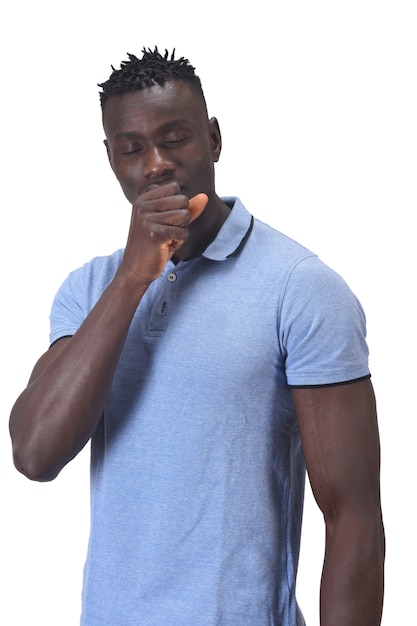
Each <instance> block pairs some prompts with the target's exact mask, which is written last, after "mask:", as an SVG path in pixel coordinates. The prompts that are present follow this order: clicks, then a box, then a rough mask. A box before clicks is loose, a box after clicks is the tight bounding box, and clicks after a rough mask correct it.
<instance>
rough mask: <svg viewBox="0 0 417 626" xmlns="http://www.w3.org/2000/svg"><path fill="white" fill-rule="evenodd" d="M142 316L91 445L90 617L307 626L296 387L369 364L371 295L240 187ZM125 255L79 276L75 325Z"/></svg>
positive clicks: (68, 307)
mask: <svg viewBox="0 0 417 626" xmlns="http://www.w3.org/2000/svg"><path fill="white" fill-rule="evenodd" d="M224 200H225V201H226V202H228V203H229V204H230V205H233V209H232V211H231V213H230V216H229V217H228V219H227V220H226V222H225V223H224V225H223V227H222V228H221V230H220V231H219V233H218V235H217V237H216V239H215V240H214V241H213V242H212V243H211V244H210V245H209V246H208V248H207V249H206V250H205V252H204V253H203V254H202V255H201V256H199V257H196V258H192V259H189V260H186V261H181V262H179V263H178V264H176V265H175V264H174V263H173V262H171V261H170V262H168V263H167V266H166V267H165V269H164V271H163V273H162V275H161V276H160V277H159V278H158V279H157V280H155V281H154V282H153V283H152V284H151V286H150V287H149V289H148V291H147V293H146V294H145V296H144V297H143V299H142V301H141V303H140V305H139V307H138V309H137V311H136V314H135V316H134V319H133V321H132V324H131V327H130V331H129V335H128V338H127V340H126V344H125V347H124V350H123V353H122V355H121V358H120V361H119V364H118V368H117V371H116V375H115V378H114V382H113V386H112V389H111V392H110V395H109V398H108V402H107V405H106V409H105V412H104V415H103V418H102V420H101V422H100V425H99V427H98V428H97V431H96V433H95V434H94V436H93V438H92V442H91V533H90V541H89V548H88V556H87V561H86V565H85V571H84V586H83V611H82V618H81V624H82V625H83V626H165V625H166V626H271V625H275V626H295V625H297V626H300V625H302V624H304V620H303V618H302V615H301V612H300V611H299V609H298V606H297V602H296V598H295V583H296V572H297V564H298V555H299V546H300V534H301V521H302V508H303V494H304V477H305V467H304V461H303V456H302V451H301V444H300V437H299V431H298V426H297V420H296V416H295V412H294V407H293V403H292V400H291V394H290V386H306V385H327V384H335V383H340V382H345V381H350V380H355V379H358V378H362V377H365V376H369V370H368V350H367V345H366V341H365V318H364V314H363V311H362V308H361V306H360V304H359V302H358V300H357V299H356V297H355V296H354V295H353V293H352V292H351V290H350V289H349V287H348V286H347V285H346V283H345V282H344V281H343V280H342V278H341V277H340V276H339V275H338V274H336V273H335V272H334V271H332V270H331V269H330V268H328V267H327V266H326V265H325V264H323V263H322V262H321V261H320V260H319V259H318V257H317V256H316V255H315V254H313V253H312V252H310V251H309V250H307V249H306V248H304V247H303V246H301V245H299V244H298V243H296V242H294V241H293V240H291V239H289V238H288V237H286V236H284V235H283V234H281V233H279V232H277V231H276V230H274V229H272V228H271V227H269V226H267V225H266V224H264V223H262V222H261V221H260V220H258V219H253V218H252V216H251V215H250V214H249V213H248V212H247V210H246V209H245V207H244V206H243V204H242V203H241V202H240V200H239V199H237V198H224ZM122 255H123V251H122V250H121V251H118V252H116V253H115V254H113V255H111V256H109V257H100V258H95V259H93V260H92V261H90V262H89V263H87V264H86V265H85V266H84V267H82V268H80V269H78V270H76V271H75V272H73V273H71V274H70V276H69V277H68V278H67V280H66V281H65V282H64V284H63V286H62V287H61V289H60V290H59V292H58V294H57V296H56V298H55V301H54V304H53V308H52V312H51V337H50V338H51V341H52V342H53V341H55V340H57V339H58V338H60V337H62V336H64V335H72V334H74V333H75V332H76V331H77V328H78V327H79V325H80V324H81V323H82V321H83V320H84V318H85V317H86V315H88V313H89V311H90V310H91V308H92V307H93V306H94V304H95V302H96V301H97V300H98V298H99V297H100V295H101V293H102V292H103V290H104V288H105V287H106V286H107V284H108V283H109V282H110V281H111V279H112V278H113V276H114V274H115V272H116V269H117V267H118V266H119V264H120V261H121V259H122Z"/></svg>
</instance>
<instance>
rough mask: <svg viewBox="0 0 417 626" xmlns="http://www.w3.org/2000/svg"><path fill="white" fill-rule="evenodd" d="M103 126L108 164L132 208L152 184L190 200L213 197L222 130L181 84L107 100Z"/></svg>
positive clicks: (175, 83)
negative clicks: (174, 188)
mask: <svg viewBox="0 0 417 626" xmlns="http://www.w3.org/2000/svg"><path fill="white" fill-rule="evenodd" d="M103 126H104V131H105V134H106V141H105V144H106V148H107V153H108V156H109V160H110V164H111V166H112V169H113V171H114V173H115V175H116V178H117V180H118V181H119V183H120V185H121V187H122V189H123V191H124V194H125V196H126V198H127V199H128V200H129V202H130V203H131V204H133V202H134V201H135V199H136V197H137V196H138V195H139V194H141V193H143V192H144V191H146V189H147V188H149V187H151V186H152V185H160V184H163V183H166V182H170V181H176V182H177V183H178V184H179V185H180V189H181V193H183V194H185V195H186V196H188V197H189V198H191V197H192V196H193V195H195V194H196V193H199V192H204V193H206V194H207V195H208V196H209V197H210V195H211V194H213V193H214V163H215V162H216V161H217V160H218V158H219V156H220V150H221V137H220V131H219V128H218V124H217V120H216V119H215V118H213V119H211V120H208V118H207V112H206V109H205V106H204V103H203V99H202V98H201V96H200V95H199V94H198V93H196V92H195V91H194V90H193V89H191V88H190V87H188V86H187V85H185V84H184V83H182V82H179V81H172V82H170V83H166V84H165V85H164V86H163V87H161V86H159V85H155V86H153V87H149V88H147V89H143V90H141V91H136V92H133V93H127V94H123V95H122V96H111V97H110V98H109V99H108V100H107V102H106V103H105V106H104V113H103Z"/></svg>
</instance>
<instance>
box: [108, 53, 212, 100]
mask: <svg viewBox="0 0 417 626" xmlns="http://www.w3.org/2000/svg"><path fill="white" fill-rule="evenodd" d="M142 55H143V56H142V58H141V59H138V58H137V57H136V56H135V55H134V54H128V55H127V56H128V57H129V60H128V61H122V62H121V64H120V69H119V70H116V69H115V68H114V67H113V65H112V66H111V68H112V70H113V72H112V74H111V75H110V77H109V79H108V80H106V81H105V82H104V83H99V85H98V86H99V87H101V89H102V91H101V92H100V94H99V95H100V103H101V108H102V110H103V109H104V105H105V103H106V101H107V99H108V98H109V97H110V96H120V95H122V94H124V93H129V92H133V91H139V90H141V89H146V88H147V87H152V86H153V85H161V86H163V85H165V83H166V82H168V81H173V80H179V81H182V82H184V83H186V84H187V85H189V86H190V87H192V88H193V89H195V90H196V91H197V92H198V93H199V94H200V95H201V96H202V98H203V101H204V104H205V98H204V94H203V90H202V87H201V81H200V78H199V77H198V76H197V75H196V74H195V71H194V70H195V68H194V67H193V66H192V65H191V64H190V62H189V60H188V59H185V58H184V57H181V58H179V59H175V49H174V50H173V51H172V53H171V55H169V53H168V50H165V54H164V55H162V54H160V52H159V51H158V48H157V47H156V46H155V48H154V50H151V49H150V48H148V49H146V48H143V50H142Z"/></svg>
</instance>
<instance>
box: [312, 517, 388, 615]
mask: <svg viewBox="0 0 417 626" xmlns="http://www.w3.org/2000/svg"><path fill="white" fill-rule="evenodd" d="M369 519H370V518H363V517H362V518H361V519H359V520H358V519H355V518H354V516H349V518H346V519H345V520H343V519H339V520H337V521H335V522H334V523H333V524H328V525H327V531H326V556H325V562H324V568H323V576H322V583H321V597H320V606H321V611H320V612H321V619H320V624H321V626H334V625H335V624H337V626H358V624H360V625H361V626H379V624H380V623H381V614H382V604H383V587H384V552H385V542H384V531H383V526H382V521H381V516H380V514H379V513H378V511H375V513H374V514H373V519H371V521H369Z"/></svg>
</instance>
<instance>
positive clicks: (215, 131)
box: [209, 117, 222, 163]
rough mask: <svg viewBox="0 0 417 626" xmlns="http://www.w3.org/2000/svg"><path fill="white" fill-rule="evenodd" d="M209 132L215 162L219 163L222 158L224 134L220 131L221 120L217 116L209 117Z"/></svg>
mask: <svg viewBox="0 0 417 626" xmlns="http://www.w3.org/2000/svg"><path fill="white" fill-rule="evenodd" d="M209 132H210V142H211V150H212V153H213V162H214V163H217V161H218V160H219V158H220V153H221V151H222V135H221V132H220V126H219V122H218V121H217V119H216V118H215V117H212V118H210V119H209Z"/></svg>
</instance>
